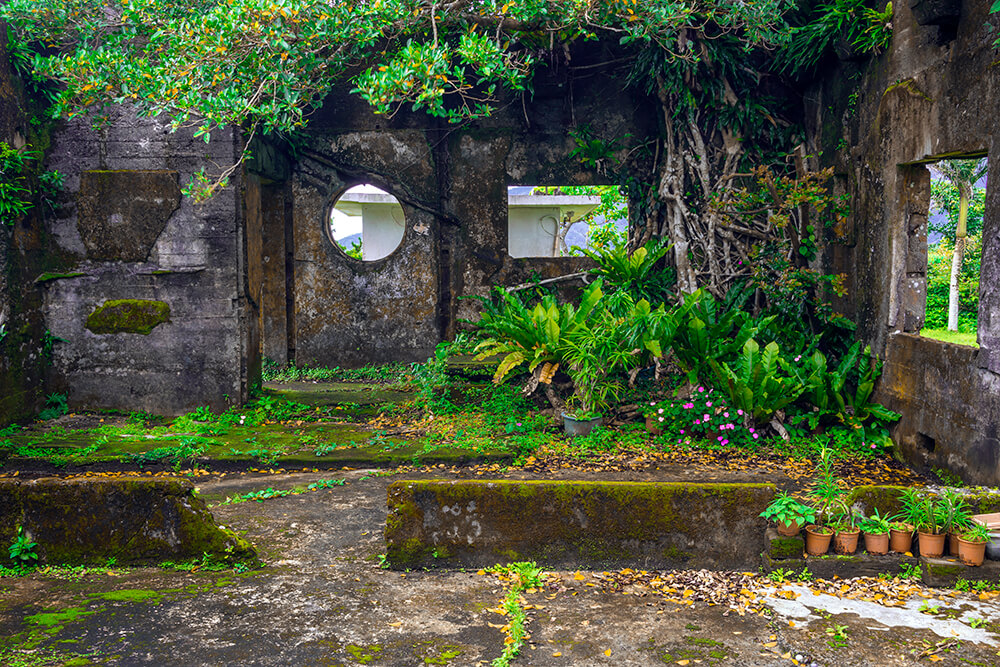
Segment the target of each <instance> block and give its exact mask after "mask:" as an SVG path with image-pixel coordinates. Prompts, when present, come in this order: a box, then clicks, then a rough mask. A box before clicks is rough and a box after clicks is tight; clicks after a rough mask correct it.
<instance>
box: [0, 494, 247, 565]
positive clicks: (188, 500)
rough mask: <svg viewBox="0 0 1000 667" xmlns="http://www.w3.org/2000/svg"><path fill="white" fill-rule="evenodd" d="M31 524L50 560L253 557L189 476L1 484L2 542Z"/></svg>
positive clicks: (39, 549) (32, 536)
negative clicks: (217, 521)
mask: <svg viewBox="0 0 1000 667" xmlns="http://www.w3.org/2000/svg"><path fill="white" fill-rule="evenodd" d="M18 526H21V527H23V529H24V531H25V533H26V534H27V535H28V536H29V538H30V540H31V541H33V542H36V543H37V545H38V546H37V547H36V549H35V553H37V554H38V556H39V561H40V562H42V563H73V564H103V563H107V561H108V559H109V558H114V559H115V560H117V562H118V563H120V564H126V563H140V562H153V563H156V562H159V561H162V560H178V559H185V558H195V557H201V556H202V555H203V554H205V553H208V554H211V555H213V556H216V557H220V558H229V559H233V560H242V559H248V558H252V557H253V556H254V555H255V554H254V551H253V548H252V547H251V546H250V545H249V544H248V543H247V542H246V541H244V540H243V539H241V538H240V537H238V536H237V535H236V534H235V533H233V532H231V531H228V530H223V529H221V528H219V527H218V526H217V525H216V524H215V520H214V519H213V517H212V514H211V512H209V511H208V510H207V509H206V507H205V503H204V502H202V501H201V500H200V499H198V498H196V497H195V496H194V486H193V485H192V484H191V482H190V481H188V480H182V479H155V480H153V479H57V478H43V479H37V480H31V481H29V480H17V479H2V480H0V544H4V545H7V544H10V543H11V542H12V541H13V540H14V536H15V535H16V531H17V527H18Z"/></svg>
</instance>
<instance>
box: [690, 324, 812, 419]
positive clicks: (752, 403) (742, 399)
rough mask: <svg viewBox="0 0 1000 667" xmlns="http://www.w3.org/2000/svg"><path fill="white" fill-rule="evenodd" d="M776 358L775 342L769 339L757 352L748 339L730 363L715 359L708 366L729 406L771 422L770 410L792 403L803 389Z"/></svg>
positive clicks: (753, 341) (777, 356) (755, 343)
mask: <svg viewBox="0 0 1000 667" xmlns="http://www.w3.org/2000/svg"><path fill="white" fill-rule="evenodd" d="M778 358H779V352H778V344H777V343H775V342H773V341H772V342H770V343H768V344H767V345H765V346H764V350H763V351H761V349H760V345H759V344H758V343H757V341H755V340H754V339H752V338H751V339H749V340H748V341H747V342H746V343H744V345H743V351H742V353H741V354H740V356H739V357H738V358H737V359H736V361H735V362H734V363H733V364H732V365H730V364H728V363H726V362H725V361H716V360H715V359H711V360H710V361H709V365H710V366H711V368H712V371H713V372H714V373H715V377H716V378H717V379H718V384H719V386H720V387H721V388H722V390H723V391H725V392H727V393H728V395H729V399H730V401H731V402H732V405H734V406H735V407H737V408H739V409H741V410H743V411H744V413H746V414H749V415H751V416H752V417H753V420H754V421H755V422H757V423H759V424H760V423H767V422H769V421H771V419H772V417H773V416H774V413H776V412H777V411H778V410H781V409H782V408H784V407H786V406H787V405H789V404H790V403H792V402H793V401H794V400H795V399H797V398H798V397H799V395H800V394H801V393H802V391H803V389H804V387H803V385H802V383H801V382H800V381H799V380H798V379H797V378H795V377H794V376H791V375H788V374H786V373H785V372H784V371H783V370H782V369H781V366H780V365H779V363H778Z"/></svg>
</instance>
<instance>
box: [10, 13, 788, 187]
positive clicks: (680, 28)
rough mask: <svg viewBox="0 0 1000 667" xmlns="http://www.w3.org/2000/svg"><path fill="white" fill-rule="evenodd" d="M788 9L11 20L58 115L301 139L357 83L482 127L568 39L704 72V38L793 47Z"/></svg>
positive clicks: (375, 100) (381, 99)
mask: <svg viewBox="0 0 1000 667" xmlns="http://www.w3.org/2000/svg"><path fill="white" fill-rule="evenodd" d="M787 2H788V0H758V1H756V2H752V3H746V2H742V1H741V0H648V1H647V0H644V1H643V2H639V1H638V0H603V1H599V2H590V1H585V0H452V1H447V0H444V1H438V0H431V1H428V0H361V1H358V2H353V1H352V2H346V1H345V0H192V1H191V2H188V3H181V4H178V3H174V2H170V1H168V0H122V2H121V3H120V4H118V3H108V2H106V0H13V1H12V2H10V3H8V4H7V5H6V6H5V7H4V8H3V10H2V13H0V18H3V19H4V20H7V21H8V22H10V23H11V24H12V25H13V26H14V27H15V30H16V32H17V36H18V39H19V40H20V41H22V42H34V43H37V44H39V46H40V47H42V48H43V52H42V54H41V55H39V56H38V57H37V58H36V60H35V67H36V69H37V70H38V71H39V72H41V73H43V74H44V75H46V76H48V77H51V78H54V79H57V80H59V81H61V82H63V83H64V84H65V89H64V92H63V93H62V95H61V96H60V98H59V100H58V101H57V103H56V106H55V110H56V112H57V113H59V114H62V115H74V114H77V113H81V112H85V111H90V110H94V109H100V108H102V107H105V106H106V105H108V104H120V103H131V104H133V105H135V106H136V107H137V108H138V110H139V111H140V112H141V113H144V114H147V115H150V116H158V115H165V116H168V117H169V118H170V119H171V127H172V128H173V129H177V128H179V127H182V126H185V125H194V126H196V128H197V129H196V134H197V135H198V136H200V137H204V138H205V140H206V141H208V140H209V138H210V137H211V134H212V133H213V132H214V131H215V130H216V129H218V128H220V127H225V126H242V127H244V128H245V129H246V130H247V131H248V132H249V133H250V135H251V136H253V135H254V134H255V133H256V132H263V133H268V134H274V133H277V134H289V133H293V132H295V131H297V130H299V129H301V128H302V127H303V126H304V125H305V124H306V122H307V115H308V113H309V111H310V110H312V109H314V108H316V107H317V106H318V105H319V104H320V103H321V102H322V100H323V98H324V97H325V95H326V94H327V93H328V92H329V90H330V88H331V87H332V86H333V85H335V84H343V83H347V82H349V83H350V84H351V85H353V90H354V92H356V93H358V94H359V95H361V97H363V98H364V99H366V100H367V101H368V102H369V103H371V104H372V106H373V107H374V108H375V110H376V112H378V113H382V114H390V115H391V114H393V113H395V112H396V111H398V110H399V109H400V108H401V107H402V106H403V105H408V106H410V107H411V108H412V109H415V110H420V109H424V110H426V111H428V112H429V113H431V114H432V115H435V116H440V117H444V118H447V119H449V120H451V121H461V120H464V119H468V118H474V117H477V116H483V115H487V114H489V113H490V111H491V109H492V108H493V104H494V103H495V101H496V99H497V95H498V94H499V93H500V92H501V91H507V92H515V93H516V92H522V91H525V90H526V89H527V88H528V87H529V86H530V77H531V72H532V68H533V65H534V64H535V63H536V62H537V57H538V54H539V53H542V52H545V51H546V50H548V49H550V48H552V47H553V46H555V45H556V43H557V42H558V43H559V44H560V45H562V44H566V43H570V42H574V41H577V40H589V39H596V38H598V37H605V38H615V39H617V40H618V41H619V42H620V43H622V44H636V45H639V46H644V47H655V50H656V51H657V52H658V53H661V54H662V55H663V57H664V58H665V59H667V60H668V61H671V62H676V63H683V62H692V61H695V60H698V59H699V58H700V57H701V56H702V54H701V53H700V51H699V47H698V46H697V45H698V43H699V42H698V40H697V39H696V37H697V36H699V35H704V36H706V37H708V36H711V37H712V38H721V37H725V38H728V39H732V40H736V41H738V42H739V43H740V44H741V45H743V47H744V48H747V49H749V48H751V47H753V46H757V45H765V46H766V45H771V44H775V43H778V42H780V41H781V39H782V37H781V35H782V33H781V29H782V27H783V23H782V20H781V16H782V14H783V13H784V10H785V9H786V6H787ZM229 171H231V170H229ZM227 175H228V172H225V173H223V175H222V177H221V178H220V179H219V180H217V181H214V182H212V181H207V180H204V181H203V182H202V183H201V184H200V185H201V187H200V188H199V190H198V191H199V193H200V194H201V195H202V196H205V195H207V194H210V193H211V192H212V191H213V190H214V188H215V187H216V186H217V185H219V184H221V183H222V182H224V180H225V176H227Z"/></svg>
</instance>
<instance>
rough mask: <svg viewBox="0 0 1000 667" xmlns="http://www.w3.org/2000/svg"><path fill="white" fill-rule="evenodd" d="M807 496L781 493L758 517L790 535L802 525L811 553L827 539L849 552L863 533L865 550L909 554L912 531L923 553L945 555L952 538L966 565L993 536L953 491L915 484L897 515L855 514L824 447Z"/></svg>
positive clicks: (977, 559) (822, 549)
mask: <svg viewBox="0 0 1000 667" xmlns="http://www.w3.org/2000/svg"><path fill="white" fill-rule="evenodd" d="M809 500H810V502H809V503H804V502H802V501H800V500H798V499H796V498H795V497H793V496H791V495H789V494H787V493H780V494H778V496H777V497H776V498H775V499H774V501H773V502H772V503H771V504H770V505H769V506H768V507H767V509H765V510H764V511H763V512H762V513H761V516H762V517H764V518H765V519H769V520H772V521H774V522H775V523H776V524H777V528H778V533H779V534H780V535H785V536H794V535H797V534H798V533H799V531H800V530H801V529H803V528H804V529H805V531H806V537H805V543H806V553H807V554H808V555H810V556H820V555H823V554H825V553H826V552H827V551H828V550H829V548H830V545H831V542H832V544H833V548H834V551H835V552H836V553H838V554H852V553H854V552H855V551H856V550H857V546H858V541H859V536H860V535H861V534H862V533H864V544H865V550H867V551H868V552H869V553H872V554H885V553H888V552H889V551H890V550H891V551H895V552H899V553H907V552H910V551H911V549H912V539H913V533H914V531H916V533H917V545H918V548H919V552H920V554H921V555H923V556H927V557H931V558H934V557H938V556H941V555H943V554H944V548H945V541H946V539H948V538H949V537H950V544H949V546H950V551H951V554H952V555H953V556H956V557H957V558H958V559H959V560H961V561H962V562H963V563H965V564H966V565H974V566H977V565H982V563H983V560H984V558H985V553H986V543H987V542H989V540H990V537H991V536H990V532H989V530H988V529H987V528H986V526H983V525H980V524H978V523H976V522H974V521H973V520H972V513H971V509H970V508H969V505H968V503H966V502H965V500H964V499H963V498H962V497H961V495H959V494H958V493H956V492H954V491H945V492H944V493H943V494H941V496H940V497H934V496H932V495H931V494H929V493H926V492H921V491H919V490H917V489H905V490H904V491H903V494H902V495H901V497H900V503H901V505H902V510H901V511H900V512H899V514H896V515H894V516H883V515H881V514H880V513H879V512H878V510H876V511H875V513H874V514H872V515H871V516H868V517H865V516H859V515H858V514H857V513H856V512H855V511H854V509H853V508H852V507H851V505H850V503H849V502H848V496H847V493H846V492H845V491H844V490H843V489H842V488H841V486H840V483H839V480H837V478H836V476H835V475H834V474H833V471H832V463H831V460H830V453H829V451H828V450H823V451H822V452H821V454H820V463H819V465H818V466H817V480H816V484H815V486H814V487H813V489H812V490H811V491H810V493H809Z"/></svg>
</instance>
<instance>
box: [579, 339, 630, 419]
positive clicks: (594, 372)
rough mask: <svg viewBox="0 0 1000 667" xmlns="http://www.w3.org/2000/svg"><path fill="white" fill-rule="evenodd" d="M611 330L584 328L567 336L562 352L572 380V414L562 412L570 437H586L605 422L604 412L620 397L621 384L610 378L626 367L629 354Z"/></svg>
mask: <svg viewBox="0 0 1000 667" xmlns="http://www.w3.org/2000/svg"><path fill="white" fill-rule="evenodd" d="M619 348H620V345H619V343H618V342H617V341H615V340H613V336H611V335H610V333H609V331H608V330H605V328H601V327H594V329H581V330H580V331H578V332H576V333H575V334H574V335H573V336H568V337H567V341H566V347H565V349H564V351H563V353H564V358H565V359H566V361H567V368H566V372H567V374H568V375H569V376H570V378H571V379H572V380H573V396H572V397H570V400H569V406H570V408H571V409H570V412H564V413H563V428H564V430H565V432H566V434H567V435H573V436H576V435H587V434H589V433H590V432H591V431H592V430H594V428H596V427H597V426H599V425H600V424H601V423H602V422H603V418H602V416H601V411H602V410H606V409H607V408H608V405H609V403H610V401H611V400H615V399H617V397H618V393H619V391H620V390H621V385H620V384H619V383H618V382H616V381H615V380H613V379H612V378H611V377H610V374H611V372H612V371H613V370H615V369H618V368H625V367H626V365H627V362H628V361H629V356H630V355H629V353H628V352H627V351H624V352H623V351H622V350H621V349H619Z"/></svg>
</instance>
